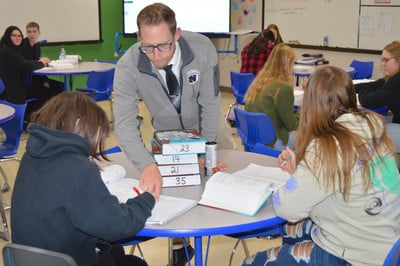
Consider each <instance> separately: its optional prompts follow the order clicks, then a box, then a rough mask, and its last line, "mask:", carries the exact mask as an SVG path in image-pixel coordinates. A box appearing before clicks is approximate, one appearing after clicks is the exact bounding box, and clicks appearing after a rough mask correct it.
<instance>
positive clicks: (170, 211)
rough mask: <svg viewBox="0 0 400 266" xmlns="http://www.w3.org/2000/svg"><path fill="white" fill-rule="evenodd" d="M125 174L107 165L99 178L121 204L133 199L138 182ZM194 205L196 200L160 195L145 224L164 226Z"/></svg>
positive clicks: (115, 167) (123, 171)
mask: <svg viewBox="0 0 400 266" xmlns="http://www.w3.org/2000/svg"><path fill="white" fill-rule="evenodd" d="M125 174H126V173H125V170H124V168H123V167H122V166H120V165H109V166H106V167H103V169H102V170H101V177H102V180H103V182H104V183H105V185H106V187H107V189H108V191H110V193H111V194H112V195H114V196H116V197H117V198H118V200H119V202H122V203H123V202H126V201H127V200H128V199H130V198H135V197H136V196H137V192H135V190H134V188H139V180H137V179H133V178H127V177H125ZM196 205H197V201H196V200H191V199H185V198H178V197H171V196H166V195H161V196H160V200H159V201H158V202H157V203H156V205H155V206H154V208H153V210H152V211H151V216H150V217H149V218H148V219H147V220H146V224H165V223H167V222H169V221H171V220H172V219H174V218H176V217H179V216H181V215H182V214H184V213H185V212H187V211H189V210H190V209H192V208H193V207H194V206H196Z"/></svg>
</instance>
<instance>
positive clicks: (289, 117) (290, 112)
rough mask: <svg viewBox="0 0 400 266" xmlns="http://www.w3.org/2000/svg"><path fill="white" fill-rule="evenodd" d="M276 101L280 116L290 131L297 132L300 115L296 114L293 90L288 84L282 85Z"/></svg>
mask: <svg viewBox="0 0 400 266" xmlns="http://www.w3.org/2000/svg"><path fill="white" fill-rule="evenodd" d="M280 87H281V88H280V91H279V93H278V97H277V100H276V104H275V106H276V108H277V111H278V114H279V116H280V118H281V120H282V122H283V124H284V126H285V128H286V129H287V130H288V131H292V130H296V129H297V127H298V125H299V115H298V113H295V112H294V95H293V88H292V87H291V86H290V85H288V84H281V85H280Z"/></svg>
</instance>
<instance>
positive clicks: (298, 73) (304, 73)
mask: <svg viewBox="0 0 400 266" xmlns="http://www.w3.org/2000/svg"><path fill="white" fill-rule="evenodd" d="M324 66H335V65H329V64H328V65H303V64H295V65H294V76H295V77H296V86H300V78H304V77H306V78H308V77H309V76H311V74H312V73H313V72H314V71H315V70H316V69H317V68H319V67H324ZM337 67H339V68H341V69H343V70H344V71H345V72H346V73H351V72H352V71H354V68H353V67H351V66H337Z"/></svg>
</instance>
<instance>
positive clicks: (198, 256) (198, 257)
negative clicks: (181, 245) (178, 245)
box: [194, 236, 203, 266]
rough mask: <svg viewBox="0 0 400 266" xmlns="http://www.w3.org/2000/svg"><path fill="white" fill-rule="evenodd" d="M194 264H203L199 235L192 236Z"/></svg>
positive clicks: (197, 265) (199, 265)
mask: <svg viewBox="0 0 400 266" xmlns="http://www.w3.org/2000/svg"><path fill="white" fill-rule="evenodd" d="M194 265H195V266H202V265H203V248H202V239H201V236H195V237H194Z"/></svg>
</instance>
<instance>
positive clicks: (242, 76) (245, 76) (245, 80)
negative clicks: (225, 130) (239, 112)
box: [225, 71, 254, 126]
mask: <svg viewBox="0 0 400 266" xmlns="http://www.w3.org/2000/svg"><path fill="white" fill-rule="evenodd" d="M230 73H231V86H232V91H233V94H234V95H235V98H236V101H235V102H234V103H231V104H230V105H229V107H228V110H227V112H226V115H225V119H226V120H227V121H228V122H229V124H230V125H231V126H235V116H234V115H233V116H232V115H231V110H232V108H233V106H237V105H244V96H245V94H246V92H247V89H248V88H249V86H250V84H251V83H252V82H253V80H254V74H253V73H240V72H236V71H231V72H230Z"/></svg>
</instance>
